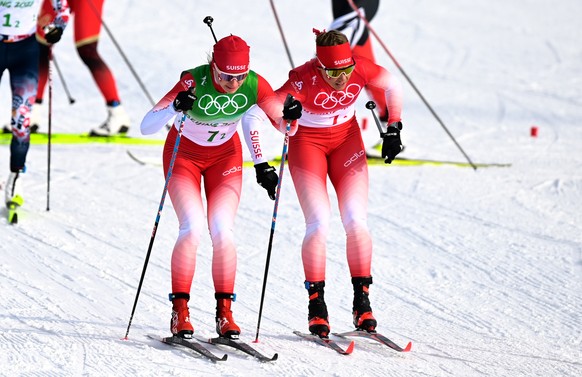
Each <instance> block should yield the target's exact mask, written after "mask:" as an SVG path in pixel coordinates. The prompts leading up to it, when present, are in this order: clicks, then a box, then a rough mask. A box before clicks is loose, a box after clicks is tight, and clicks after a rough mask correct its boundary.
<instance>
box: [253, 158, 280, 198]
mask: <svg viewBox="0 0 582 377" xmlns="http://www.w3.org/2000/svg"><path fill="white" fill-rule="evenodd" d="M255 170H256V172H257V183H258V184H259V185H261V186H263V187H264V189H265V190H267V193H268V194H269V198H271V199H273V200H275V192H276V190H277V183H279V177H278V176H277V173H275V168H274V167H272V166H271V165H269V163H268V162H261V163H260V164H256V165H255Z"/></svg>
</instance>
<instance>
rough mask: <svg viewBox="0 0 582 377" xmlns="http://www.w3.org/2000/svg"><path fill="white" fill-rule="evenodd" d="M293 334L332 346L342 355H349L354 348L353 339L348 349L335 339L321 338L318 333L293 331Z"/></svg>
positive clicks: (328, 346) (325, 345)
mask: <svg viewBox="0 0 582 377" xmlns="http://www.w3.org/2000/svg"><path fill="white" fill-rule="evenodd" d="M293 334H295V335H297V336H299V337H301V338H303V339H305V340H310V341H312V342H315V343H317V344H319V345H322V346H324V347H327V348H331V349H332V350H334V351H336V352H337V353H339V354H342V355H349V354H351V353H352V351H353V350H354V345H355V342H354V341H353V340H352V341H351V342H350V344H349V345H348V347H347V348H346V349H343V348H342V347H341V346H340V345H339V344H337V343H336V342H335V341H334V340H332V339H329V338H320V337H319V336H317V335H314V334H306V333H302V332H301V331H293Z"/></svg>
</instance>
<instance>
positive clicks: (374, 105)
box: [366, 101, 385, 137]
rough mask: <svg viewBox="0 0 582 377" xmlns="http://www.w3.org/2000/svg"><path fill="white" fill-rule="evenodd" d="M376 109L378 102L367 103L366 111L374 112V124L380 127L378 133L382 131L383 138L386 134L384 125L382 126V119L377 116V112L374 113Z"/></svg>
mask: <svg viewBox="0 0 582 377" xmlns="http://www.w3.org/2000/svg"><path fill="white" fill-rule="evenodd" d="M375 108H376V102H374V101H368V102H366V109H368V110H370V111H371V112H372V116H373V117H374V122H375V123H376V126H377V127H378V131H380V137H383V136H384V133H385V132H384V130H383V129H382V125H381V124H380V119H378V116H377V115H376V112H375V111H374V109H375Z"/></svg>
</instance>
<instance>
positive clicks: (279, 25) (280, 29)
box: [270, 0, 295, 69]
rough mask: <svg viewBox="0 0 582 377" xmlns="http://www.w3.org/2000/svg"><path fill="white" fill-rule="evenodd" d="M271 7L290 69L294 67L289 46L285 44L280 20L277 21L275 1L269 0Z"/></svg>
mask: <svg viewBox="0 0 582 377" xmlns="http://www.w3.org/2000/svg"><path fill="white" fill-rule="evenodd" d="M270 3H271V9H272V10H273V15H274V16H275V21H276V22H277V27H278V28H279V34H281V39H282V40H283V46H285V51H286V52H287V57H288V58H289V63H291V69H293V68H295V64H293V59H292V58H291V52H290V51H289V46H288V45H287V40H286V39H285V33H283V28H282V27H281V22H279V16H278V15H277V9H275V3H274V2H273V0H270Z"/></svg>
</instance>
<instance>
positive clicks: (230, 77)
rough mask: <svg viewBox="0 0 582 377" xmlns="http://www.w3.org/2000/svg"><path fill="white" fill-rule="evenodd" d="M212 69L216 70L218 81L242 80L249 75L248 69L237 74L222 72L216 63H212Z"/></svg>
mask: <svg viewBox="0 0 582 377" xmlns="http://www.w3.org/2000/svg"><path fill="white" fill-rule="evenodd" d="M214 69H215V70H216V74H217V76H218V79H219V80H220V81H232V80H235V79H236V81H243V80H244V79H246V78H247V76H248V75H249V72H248V71H247V72H245V73H239V74H238V75H231V74H230V73H226V72H222V71H221V70H220V69H218V66H217V65H216V63H214Z"/></svg>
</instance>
